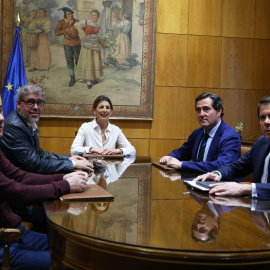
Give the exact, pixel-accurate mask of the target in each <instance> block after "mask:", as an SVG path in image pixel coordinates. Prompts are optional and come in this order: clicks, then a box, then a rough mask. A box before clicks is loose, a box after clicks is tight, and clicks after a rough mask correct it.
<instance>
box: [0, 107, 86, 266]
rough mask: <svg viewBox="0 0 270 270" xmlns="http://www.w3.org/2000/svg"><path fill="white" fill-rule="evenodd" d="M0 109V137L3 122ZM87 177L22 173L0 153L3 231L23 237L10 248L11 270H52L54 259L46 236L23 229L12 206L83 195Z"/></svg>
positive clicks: (0, 252) (0, 250)
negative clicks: (9, 230)
mask: <svg viewBox="0 0 270 270" xmlns="http://www.w3.org/2000/svg"><path fill="white" fill-rule="evenodd" d="M1 112H2V106H0V137H2V136H3V127H4V118H3V116H2V114H1ZM86 180H87V173H85V172H73V173H69V174H65V175H64V174H54V175H39V174H34V173H28V172H26V171H22V170H20V169H19V168H17V167H15V166H14V165H12V164H11V163H10V162H9V160H7V159H6V158H5V157H4V155H3V154H2V153H1V152H0V227H9V228H19V229H20V230H21V232H22V237H21V240H20V241H19V242H14V243H12V244H11V248H10V259H11V260H10V264H11V268H12V269H24V270H25V269H27V270H31V269H33V270H38V269H50V265H51V259H50V252H49V243H48V239H47V235H45V234H41V233H37V232H34V231H29V230H27V229H26V228H25V227H24V226H22V225H21V218H20V217H19V216H17V215H16V214H15V213H14V212H13V210H12V206H15V207H16V205H21V204H24V203H25V204H32V203H35V202H40V201H43V200H54V199H57V198H59V196H61V195H63V194H66V193H69V192H82V191H83V190H84V187H85V185H86ZM2 262H3V243H1V241H0V265H1V264H2Z"/></svg>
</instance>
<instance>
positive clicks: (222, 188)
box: [209, 182, 252, 196]
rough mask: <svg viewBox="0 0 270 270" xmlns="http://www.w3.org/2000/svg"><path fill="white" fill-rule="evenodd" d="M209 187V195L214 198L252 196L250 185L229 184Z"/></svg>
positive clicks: (217, 184)
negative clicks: (214, 196)
mask: <svg viewBox="0 0 270 270" xmlns="http://www.w3.org/2000/svg"><path fill="white" fill-rule="evenodd" d="M209 187H212V189H211V190H210V191H209V194H210V195H211V194H212V195H216V196H241V195H251V194H252V188H251V184H238V183H236V182H230V183H216V184H211V185H209Z"/></svg>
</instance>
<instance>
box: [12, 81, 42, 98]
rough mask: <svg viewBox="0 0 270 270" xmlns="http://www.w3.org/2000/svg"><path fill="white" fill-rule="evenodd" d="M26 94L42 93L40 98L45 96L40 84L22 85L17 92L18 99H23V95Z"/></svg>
mask: <svg viewBox="0 0 270 270" xmlns="http://www.w3.org/2000/svg"><path fill="white" fill-rule="evenodd" d="M28 94H34V95H42V98H44V97H45V94H44V92H43V90H42V89H41V87H40V86H38V85H36V84H27V85H24V86H22V87H21V88H20V89H19V91H18V94H17V99H18V100H24V97H25V96H26V95H28Z"/></svg>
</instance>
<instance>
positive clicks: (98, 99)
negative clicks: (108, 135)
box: [93, 95, 113, 110]
mask: <svg viewBox="0 0 270 270" xmlns="http://www.w3.org/2000/svg"><path fill="white" fill-rule="evenodd" d="M101 101H107V102H109V104H110V106H111V109H112V110H113V105H112V102H111V100H110V99H109V98H108V97H106V96H102V95H101V96H99V97H97V98H96V99H95V101H94V103H93V109H96V108H97V106H98V104H99V103H100V102H101Z"/></svg>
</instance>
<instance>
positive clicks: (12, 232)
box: [0, 228, 21, 270]
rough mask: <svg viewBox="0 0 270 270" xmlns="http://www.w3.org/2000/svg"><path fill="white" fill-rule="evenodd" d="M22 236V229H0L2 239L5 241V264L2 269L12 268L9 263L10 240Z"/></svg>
mask: <svg viewBox="0 0 270 270" xmlns="http://www.w3.org/2000/svg"><path fill="white" fill-rule="evenodd" d="M20 238H21V231H20V230H19V229H8V228H7V229H5V228H2V229H1V231H0V241H1V242H2V243H3V249H4V254H3V264H2V267H1V270H10V269H11V268H10V264H9V259H10V258H9V248H10V242H12V241H18V240H20Z"/></svg>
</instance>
